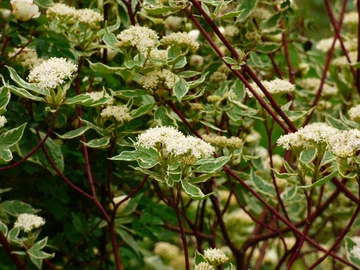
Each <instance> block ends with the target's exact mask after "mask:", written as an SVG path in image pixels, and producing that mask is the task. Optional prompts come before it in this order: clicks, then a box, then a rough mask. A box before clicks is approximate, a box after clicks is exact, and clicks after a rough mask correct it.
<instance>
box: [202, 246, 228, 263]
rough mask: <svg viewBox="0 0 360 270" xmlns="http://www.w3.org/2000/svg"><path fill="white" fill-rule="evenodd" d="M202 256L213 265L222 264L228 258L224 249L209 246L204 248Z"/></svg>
mask: <svg viewBox="0 0 360 270" xmlns="http://www.w3.org/2000/svg"><path fill="white" fill-rule="evenodd" d="M204 258H205V260H206V261H207V262H208V263H209V264H211V265H213V266H217V265H220V264H223V263H224V262H226V261H227V260H228V259H229V258H228V257H227V256H226V255H225V253H224V251H222V250H221V249H218V248H209V249H206V250H204Z"/></svg>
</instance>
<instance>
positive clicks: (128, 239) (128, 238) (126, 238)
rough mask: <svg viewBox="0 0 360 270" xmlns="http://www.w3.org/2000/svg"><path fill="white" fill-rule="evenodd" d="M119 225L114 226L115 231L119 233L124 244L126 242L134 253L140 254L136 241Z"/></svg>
mask: <svg viewBox="0 0 360 270" xmlns="http://www.w3.org/2000/svg"><path fill="white" fill-rule="evenodd" d="M119 227H120V226H116V228H115V231H116V233H117V234H118V235H120V237H121V238H122V240H124V242H125V243H126V244H128V245H129V246H130V247H131V248H132V249H133V250H134V251H135V252H136V254H137V255H138V256H139V255H140V253H139V252H140V247H139V245H138V244H137V242H136V241H135V240H134V238H133V237H132V236H131V235H130V234H129V233H128V232H127V231H125V230H123V229H121V227H120V228H119Z"/></svg>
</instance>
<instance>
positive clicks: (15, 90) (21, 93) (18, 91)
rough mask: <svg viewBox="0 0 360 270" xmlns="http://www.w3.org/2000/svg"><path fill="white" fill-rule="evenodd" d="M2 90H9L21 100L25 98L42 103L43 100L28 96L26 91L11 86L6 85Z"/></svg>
mask: <svg viewBox="0 0 360 270" xmlns="http://www.w3.org/2000/svg"><path fill="white" fill-rule="evenodd" d="M4 88H7V89H9V90H10V91H11V92H12V93H14V94H15V95H17V96H19V97H23V98H27V99H31V100H35V101H44V99H43V98H41V97H37V96H34V95H33V94H30V93H29V92H28V91H26V90H25V89H23V88H18V87H15V86H13V85H6V86H4Z"/></svg>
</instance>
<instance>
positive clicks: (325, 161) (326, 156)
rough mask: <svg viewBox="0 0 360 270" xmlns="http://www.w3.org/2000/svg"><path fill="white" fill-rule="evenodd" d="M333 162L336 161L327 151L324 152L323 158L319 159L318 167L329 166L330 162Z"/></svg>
mask: <svg viewBox="0 0 360 270" xmlns="http://www.w3.org/2000/svg"><path fill="white" fill-rule="evenodd" d="M334 160H336V157H335V156H334V155H333V154H331V153H330V152H329V151H325V153H324V156H323V158H322V159H321V162H320V167H322V166H324V165H326V164H329V163H331V162H333V161H334Z"/></svg>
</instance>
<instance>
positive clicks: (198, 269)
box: [194, 262, 215, 270]
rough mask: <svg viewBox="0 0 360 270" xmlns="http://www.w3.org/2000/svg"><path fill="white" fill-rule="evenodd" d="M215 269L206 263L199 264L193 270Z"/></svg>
mask: <svg viewBox="0 0 360 270" xmlns="http://www.w3.org/2000/svg"><path fill="white" fill-rule="evenodd" d="M214 269H215V268H214V267H213V266H212V265H211V264H209V263H207V262H201V263H199V264H198V265H195V268H194V270H214Z"/></svg>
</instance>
